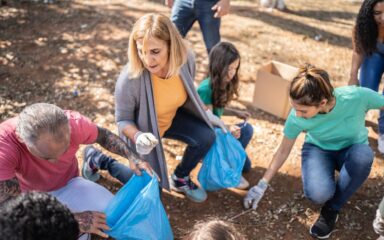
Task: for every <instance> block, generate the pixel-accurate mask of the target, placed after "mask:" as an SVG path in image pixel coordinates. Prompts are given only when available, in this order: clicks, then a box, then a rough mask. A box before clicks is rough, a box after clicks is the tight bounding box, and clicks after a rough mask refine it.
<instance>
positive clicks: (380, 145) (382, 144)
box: [377, 134, 384, 154]
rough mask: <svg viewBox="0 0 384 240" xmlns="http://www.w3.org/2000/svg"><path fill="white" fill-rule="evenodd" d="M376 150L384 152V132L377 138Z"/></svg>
mask: <svg viewBox="0 0 384 240" xmlns="http://www.w3.org/2000/svg"><path fill="white" fill-rule="evenodd" d="M377 150H379V152H380V153H381V154H384V134H380V135H379V138H378V139H377Z"/></svg>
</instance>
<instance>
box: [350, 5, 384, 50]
mask: <svg viewBox="0 0 384 240" xmlns="http://www.w3.org/2000/svg"><path fill="white" fill-rule="evenodd" d="M383 1H384V0H365V1H364V2H363V3H362V4H361V7H360V10H359V13H358V15H357V18H356V25H355V29H354V34H353V35H354V36H353V40H354V43H355V44H354V45H355V50H356V51H357V52H358V53H359V54H363V55H371V54H372V53H373V52H375V51H376V42H377V37H378V35H379V31H378V26H377V23H376V21H375V18H374V13H373V8H374V7H375V5H376V4H377V3H378V2H383Z"/></svg>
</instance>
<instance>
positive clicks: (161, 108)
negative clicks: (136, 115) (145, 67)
mask: <svg viewBox="0 0 384 240" xmlns="http://www.w3.org/2000/svg"><path fill="white" fill-rule="evenodd" d="M151 79H152V86H153V97H154V101H155V108H156V114H157V124H158V126H159V133H160V137H163V135H164V133H165V131H167V130H168V129H169V128H170V127H171V125H172V120H173V118H174V117H175V115H176V111H177V109H178V108H179V107H180V106H182V105H183V104H184V103H185V101H186V100H187V97H188V95H187V92H186V91H185V87H184V84H183V81H182V80H181V78H180V76H179V75H175V76H172V77H170V78H168V79H162V78H159V77H157V76H155V75H153V74H151Z"/></svg>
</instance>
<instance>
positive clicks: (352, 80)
mask: <svg viewBox="0 0 384 240" xmlns="http://www.w3.org/2000/svg"><path fill="white" fill-rule="evenodd" d="M348 85H356V86H358V85H359V79H358V78H357V76H353V77H351V78H350V79H349V81H348Z"/></svg>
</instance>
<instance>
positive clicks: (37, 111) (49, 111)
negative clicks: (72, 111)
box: [16, 103, 68, 145]
mask: <svg viewBox="0 0 384 240" xmlns="http://www.w3.org/2000/svg"><path fill="white" fill-rule="evenodd" d="M67 124H68V117H67V115H66V114H65V112H64V110H63V109H61V108H59V107H58V106H56V105H53V104H49V103H35V104H32V105H30V106H28V107H26V108H24V110H23V111H21V113H20V114H19V117H18V123H17V127H16V132H17V135H18V136H19V137H20V138H21V140H22V141H23V142H24V143H25V144H27V145H34V143H36V141H37V140H38V138H39V136H40V134H42V133H50V134H52V136H54V137H60V136H61V134H62V132H61V131H62V127H63V126H65V125H67Z"/></svg>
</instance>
